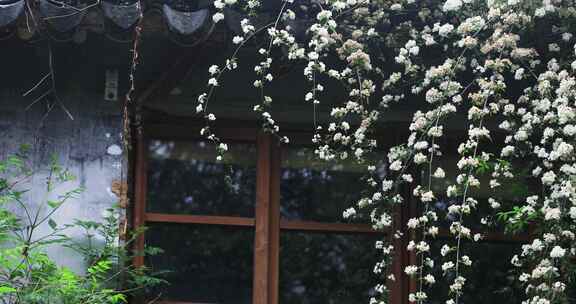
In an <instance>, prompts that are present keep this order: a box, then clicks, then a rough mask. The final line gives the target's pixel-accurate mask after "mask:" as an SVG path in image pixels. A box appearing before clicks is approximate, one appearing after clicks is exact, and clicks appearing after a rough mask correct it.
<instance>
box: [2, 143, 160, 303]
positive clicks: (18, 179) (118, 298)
mask: <svg viewBox="0 0 576 304" xmlns="http://www.w3.org/2000/svg"><path fill="white" fill-rule="evenodd" d="M39 173H44V174H45V175H46V178H45V186H46V188H45V195H44V199H43V200H42V201H40V202H36V201H33V200H30V199H29V197H31V196H29V195H28V194H29V193H28V189H27V187H29V183H31V181H32V179H33V177H35V176H37V175H39ZM73 181H74V176H73V175H72V174H71V173H70V172H69V171H68V170H66V169H65V168H63V167H61V166H60V165H59V164H58V162H57V160H56V157H53V158H52V160H51V162H50V164H49V168H48V169H47V170H46V172H34V171H32V170H31V169H30V168H29V166H28V165H27V148H26V147H23V148H22V149H21V151H20V152H19V153H17V154H15V155H12V156H9V157H8V158H6V159H5V160H2V161H0V214H1V217H0V219H1V220H0V237H1V239H0V302H2V303H5V304H16V303H18V304H43V303H58V304H77V303H102V304H104V303H106V304H115V303H123V302H126V301H127V300H128V297H129V296H132V295H135V294H137V292H138V291H139V290H141V289H142V288H143V287H147V286H153V285H157V284H160V283H161V282H162V281H161V280H159V279H157V278H155V277H154V276H152V275H151V274H150V273H149V271H148V269H146V268H144V267H134V266H132V265H130V261H131V259H132V258H133V256H134V254H132V253H130V251H129V250H128V249H127V248H129V246H130V245H131V243H133V242H134V240H135V238H136V236H137V235H138V233H141V231H137V232H136V233H134V234H131V235H130V236H129V237H128V239H126V240H122V241H121V240H120V239H119V220H118V217H119V215H118V214H119V210H117V209H115V208H110V209H108V210H107V211H106V214H105V215H104V216H103V221H102V222H94V221H85V220H80V219H76V220H75V221H74V222H73V223H70V224H59V223H57V222H56V221H55V220H54V219H53V218H52V215H53V214H54V213H56V212H57V211H58V210H59V209H60V208H61V207H62V206H63V205H64V204H66V203H67V202H68V201H70V200H71V199H74V198H78V197H79V196H80V195H81V193H82V189H81V188H73V189H72V190H68V191H65V192H64V193H55V192H56V189H57V188H58V187H59V186H62V185H70V184H72V182H73ZM53 197H55V198H53ZM14 210H16V211H17V212H18V214H16V213H14V212H15V211H14ZM43 225H44V226H43ZM46 225H47V226H48V227H49V228H48V229H43V228H44V227H46ZM71 229H81V230H82V231H83V232H84V233H83V234H84V240H83V241H81V242H80V241H77V240H75V239H73V238H71V237H69V236H68V234H67V232H68V231H69V230H71ZM46 230H48V232H44V231H46ZM49 246H61V247H62V248H69V249H71V250H74V251H76V252H78V253H79V254H80V255H81V256H82V257H83V258H84V261H85V264H86V269H85V272H84V273H82V274H79V273H75V272H73V271H72V270H70V269H68V268H67V267H64V266H61V265H58V264H57V263H56V262H55V261H54V260H53V259H52V258H51V257H50V256H49V255H48V254H47V253H46V249H47V248H49ZM145 253H146V254H156V253H159V250H157V249H148V250H146V252H145ZM138 254H143V253H138Z"/></svg>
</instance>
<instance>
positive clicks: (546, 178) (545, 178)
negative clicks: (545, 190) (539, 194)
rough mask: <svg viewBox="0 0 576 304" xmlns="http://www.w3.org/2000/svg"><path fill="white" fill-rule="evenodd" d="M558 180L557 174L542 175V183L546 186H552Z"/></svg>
mask: <svg viewBox="0 0 576 304" xmlns="http://www.w3.org/2000/svg"><path fill="white" fill-rule="evenodd" d="M555 180H556V174H555V173H554V172H552V171H548V172H546V173H544V175H542V183H543V184H544V185H551V184H552V183H554V181H555Z"/></svg>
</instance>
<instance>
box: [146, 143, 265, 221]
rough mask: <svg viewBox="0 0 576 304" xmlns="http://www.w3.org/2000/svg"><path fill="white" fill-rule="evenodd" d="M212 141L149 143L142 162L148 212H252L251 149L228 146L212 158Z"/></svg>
mask: <svg viewBox="0 0 576 304" xmlns="http://www.w3.org/2000/svg"><path fill="white" fill-rule="evenodd" d="M215 157H216V150H215V147H214V145H213V144H210V143H207V142H204V141H196V142H177V141H158V140H156V141H152V142H151V143H150V145H149V161H148V196H147V203H146V204H147V208H148V212H159V213H177V214H201V215H226V216H246V217H252V216H253V215H254V205H255V197H256V196H255V192H256V147H255V146H254V145H249V144H229V152H228V153H226V155H225V158H224V160H223V161H221V162H216V159H215Z"/></svg>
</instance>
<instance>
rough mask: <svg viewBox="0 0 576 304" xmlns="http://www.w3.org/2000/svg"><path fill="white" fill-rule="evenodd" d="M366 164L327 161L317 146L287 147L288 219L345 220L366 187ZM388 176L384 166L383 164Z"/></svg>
mask: <svg viewBox="0 0 576 304" xmlns="http://www.w3.org/2000/svg"><path fill="white" fill-rule="evenodd" d="M365 166H366V165H360V164H358V163H356V162H355V161H354V160H345V161H334V162H325V161H321V160H318V158H317V157H315V156H314V149H312V148H303V147H294V146H290V147H287V149H286V150H284V153H283V157H282V170H281V173H280V213H281V216H282V217H283V218H285V219H288V220H310V221H326V222H336V221H343V219H342V212H343V211H344V210H346V209H347V208H348V207H350V206H352V205H354V204H355V203H356V202H357V201H358V200H359V199H360V197H361V196H362V191H363V190H365V189H366V185H365V183H366V182H365V181H364V179H363V177H364V173H365ZM379 168H380V169H379V173H380V174H381V175H382V176H384V167H383V166H380V167H379Z"/></svg>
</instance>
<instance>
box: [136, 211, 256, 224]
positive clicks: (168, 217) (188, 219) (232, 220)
mask: <svg viewBox="0 0 576 304" xmlns="http://www.w3.org/2000/svg"><path fill="white" fill-rule="evenodd" d="M145 219H146V222H147V223H178V224H207V225H224V226H254V219H253V218H247V217H234V216H212V215H182V214H165V213H146V214H145Z"/></svg>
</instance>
